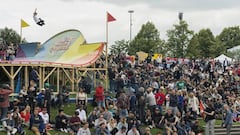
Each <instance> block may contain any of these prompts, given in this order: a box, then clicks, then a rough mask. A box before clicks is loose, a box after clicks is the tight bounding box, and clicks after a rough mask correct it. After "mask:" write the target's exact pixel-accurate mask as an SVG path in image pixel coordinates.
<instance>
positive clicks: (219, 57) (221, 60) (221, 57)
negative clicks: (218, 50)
mask: <svg viewBox="0 0 240 135" xmlns="http://www.w3.org/2000/svg"><path fill="white" fill-rule="evenodd" d="M214 60H215V61H219V62H221V63H223V62H224V60H227V61H228V62H230V63H231V62H232V61H234V59H232V58H230V57H228V56H226V55H224V54H221V55H219V56H218V57H216V58H214Z"/></svg>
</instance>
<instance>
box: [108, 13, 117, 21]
mask: <svg viewBox="0 0 240 135" xmlns="http://www.w3.org/2000/svg"><path fill="white" fill-rule="evenodd" d="M113 21H116V19H115V18H114V17H113V16H112V15H111V14H109V13H108V12H107V22H113Z"/></svg>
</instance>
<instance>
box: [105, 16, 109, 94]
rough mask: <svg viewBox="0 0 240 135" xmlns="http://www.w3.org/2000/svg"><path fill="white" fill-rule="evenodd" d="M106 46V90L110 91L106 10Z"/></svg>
mask: <svg viewBox="0 0 240 135" xmlns="http://www.w3.org/2000/svg"><path fill="white" fill-rule="evenodd" d="M105 46H106V47H105V49H106V51H105V53H106V54H105V55H106V56H105V57H106V58H105V60H106V62H105V67H106V69H105V70H106V90H107V91H108V79H109V78H108V12H106V45H105Z"/></svg>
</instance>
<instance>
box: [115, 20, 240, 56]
mask: <svg viewBox="0 0 240 135" xmlns="http://www.w3.org/2000/svg"><path fill="white" fill-rule="evenodd" d="M237 45H240V28H239V26H232V27H226V28H224V29H223V30H222V32H221V33H220V34H219V35H217V36H214V35H213V33H212V31H211V30H210V29H209V28H206V29H201V30H199V31H198V32H194V31H193V30H190V29H189V25H188V24H187V22H186V21H184V20H181V21H179V23H178V24H174V25H173V28H172V29H170V30H168V31H167V39H166V40H163V39H161V38H160V32H159V30H158V29H157V28H156V27H155V25H154V24H153V23H152V22H147V23H146V24H143V25H142V27H141V29H140V31H139V32H138V33H137V35H136V36H135V37H134V39H133V40H132V41H130V42H129V41H127V40H124V39H122V40H119V41H115V43H114V44H113V45H111V48H110V52H112V53H115V54H119V53H121V52H126V53H128V54H129V55H135V54H136V52H138V51H144V52H146V53H150V54H153V53H161V54H163V56H168V57H177V58H210V57H211V58H213V57H216V56H218V55H220V54H223V53H227V49H229V48H232V47H234V46H237Z"/></svg>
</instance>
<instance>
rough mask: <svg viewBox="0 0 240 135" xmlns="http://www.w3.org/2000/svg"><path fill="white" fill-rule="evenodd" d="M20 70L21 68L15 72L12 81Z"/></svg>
mask: <svg viewBox="0 0 240 135" xmlns="http://www.w3.org/2000/svg"><path fill="white" fill-rule="evenodd" d="M21 69H22V66H20V67H19V68H18V69H17V71H16V72H15V73H14V75H13V79H14V78H15V77H16V76H17V74H18V72H19V71H20V70H21Z"/></svg>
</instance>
